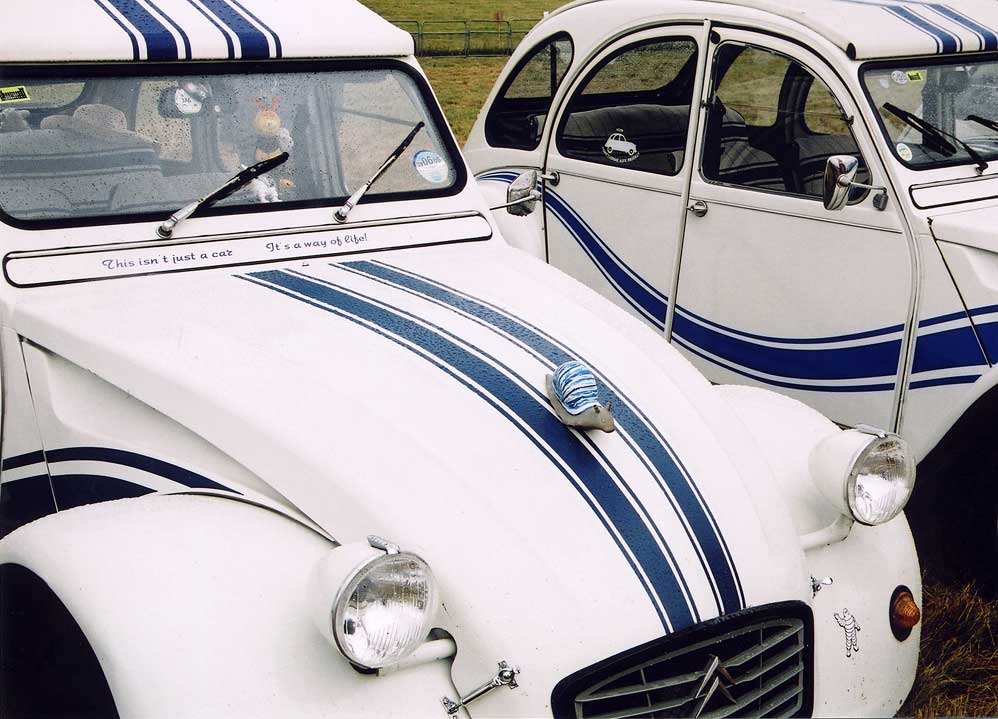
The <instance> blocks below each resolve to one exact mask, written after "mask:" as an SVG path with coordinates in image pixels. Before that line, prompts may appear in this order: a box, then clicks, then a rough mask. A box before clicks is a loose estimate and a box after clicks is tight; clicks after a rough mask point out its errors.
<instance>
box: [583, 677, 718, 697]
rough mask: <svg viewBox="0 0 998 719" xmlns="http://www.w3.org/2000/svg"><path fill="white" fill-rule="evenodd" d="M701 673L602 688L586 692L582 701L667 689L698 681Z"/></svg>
mask: <svg viewBox="0 0 998 719" xmlns="http://www.w3.org/2000/svg"><path fill="white" fill-rule="evenodd" d="M703 674H704V673H703V672H702V671H700V672H690V673H689V674H680V675H679V676H675V677H670V678H669V679H661V680H659V681H654V682H648V683H647V684H631V685H630V686H626V687H621V688H620V689H604V690H603V691H601V692H595V693H587V694H586V697H585V699H584V700H583V701H595V700H597V699H614V698H616V697H624V696H627V695H628V694H637V693H639V692H648V691H654V690H655V689H667V688H668V687H675V686H679V685H680V684H688V683H690V682H695V681H699V680H700V679H703Z"/></svg>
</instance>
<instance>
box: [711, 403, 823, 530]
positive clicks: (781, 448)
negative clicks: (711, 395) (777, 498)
mask: <svg viewBox="0 0 998 719" xmlns="http://www.w3.org/2000/svg"><path fill="white" fill-rule="evenodd" d="M715 391H716V392H718V394H720V395H721V397H722V398H723V399H724V401H725V402H726V403H727V404H728V406H729V407H731V409H732V410H733V412H734V413H735V415H736V416H737V417H738V418H739V419H740V420H741V422H742V424H744V425H745V428H746V429H747V430H748V432H749V434H750V435H751V436H752V437H753V439H754V440H755V443H756V445H757V446H758V447H759V450H760V452H761V454H762V456H763V457H764V458H765V459H766V461H767V462H768V464H769V466H770V467H771V468H772V470H773V477H774V478H775V480H776V484H777V487H778V489H779V492H780V494H781V495H782V496H783V498H784V500H785V501H786V503H787V507H788V509H789V511H790V516H791V519H792V520H793V523H794V526H795V527H796V528H797V533H798V534H799V535H801V536H804V535H807V534H810V533H812V532H817V531H820V530H822V529H824V528H826V527H828V526H830V525H831V524H833V523H834V522H835V521H836V520H837V519H839V517H840V516H841V515H840V513H839V512H838V510H837V509H835V507H833V506H832V504H831V503H830V502H829V501H828V500H827V499H825V498H824V496H823V495H822V494H821V492H820V491H819V490H818V487H817V485H816V484H815V483H814V482H813V481H811V472H810V469H809V467H808V464H809V458H810V453H811V450H812V448H814V447H815V446H816V445H817V444H818V442H820V441H821V440H822V439H824V438H825V437H828V436H830V435H832V434H835V433H836V432H838V431H840V430H839V428H838V427H837V426H836V425H835V424H834V423H833V422H831V421H830V420H828V419H827V418H826V417H824V415H822V414H820V413H819V412H817V411H815V410H813V409H811V408H810V407H808V406H807V405H806V404H804V403H802V402H798V401H797V400H795V399H791V398H790V397H787V396H785V395H781V394H776V393H774V392H769V391H767V390H763V389H758V388H756V387H743V386H740V385H718V386H717V387H715Z"/></svg>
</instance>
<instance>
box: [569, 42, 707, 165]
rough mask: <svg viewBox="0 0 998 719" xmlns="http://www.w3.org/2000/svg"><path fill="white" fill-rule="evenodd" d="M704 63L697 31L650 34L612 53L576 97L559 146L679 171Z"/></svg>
mask: <svg viewBox="0 0 998 719" xmlns="http://www.w3.org/2000/svg"><path fill="white" fill-rule="evenodd" d="M696 64H697V46H696V43H695V42H694V41H693V40H692V39H691V38H676V39H670V40H652V41H645V42H641V43H639V44H636V45H631V46H629V47H626V48H623V49H621V50H620V51H618V52H616V53H614V54H612V55H610V56H609V57H607V58H606V59H604V60H603V61H601V62H600V63H599V64H598V65H597V66H596V68H595V69H594V70H592V71H591V72H590V73H589V75H588V76H587V77H586V79H585V80H584V81H583V83H582V84H581V85H580V86H579V89H578V90H576V92H575V94H574V95H573V96H572V99H571V100H569V103H568V106H567V108H566V110H565V114H564V116H563V118H562V121H561V124H560V126H559V128H558V138H557V142H558V152H560V153H561V154H562V155H563V156H564V157H571V158H575V159H577V160H585V161H587V162H594V163H597V164H600V165H610V166H621V167H627V168H628V169H632V170H641V171H644V172H654V173H656V174H660V175H675V174H677V173H678V172H679V170H680V169H681V168H682V166H683V154H684V152H685V149H686V135H687V132H688V131H689V125H690V100H691V98H692V97H693V82H694V77H695V74H696Z"/></svg>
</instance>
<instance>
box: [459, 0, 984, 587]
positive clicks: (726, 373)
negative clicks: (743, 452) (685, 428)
mask: <svg viewBox="0 0 998 719" xmlns="http://www.w3.org/2000/svg"><path fill="white" fill-rule="evenodd" d="M996 86H998V4H996V3H994V2H988V1H982V0H953V1H952V2H948V3H942V2H921V1H918V0H914V1H908V0H807V1H798V2H785V1H783V0H717V1H713V0H664V1H663V0H621V1H615V2H590V1H588V0H582V1H581V2H576V3H572V4H570V5H568V6H565V7H563V8H560V9H559V10H558V11H556V12H554V13H552V14H551V15H549V16H548V17H547V18H546V19H545V20H544V21H542V22H541V23H539V24H538V25H537V26H536V27H535V28H534V29H533V30H532V31H531V33H530V35H528V36H527V37H526V38H525V39H524V42H523V43H522V44H521V46H520V48H518V49H517V51H516V52H515V53H514V55H513V57H512V58H511V59H510V62H509V64H508V66H507V68H506V69H505V70H504V71H503V73H501V75H500V77H499V79H498V81H497V83H496V85H495V88H494V89H493V92H492V94H491V96H490V97H489V99H488V101H487V103H486V106H485V108H484V109H483V111H482V113H481V116H480V117H479V121H478V123H477V124H476V125H475V128H474V129H473V130H472V132H471V136H470V138H469V140H468V144H467V147H466V148H465V149H466V152H467V156H468V161H469V163H470V164H471V167H472V169H473V171H474V172H475V173H476V175H477V176H478V178H479V180H480V181H481V184H482V188H483V191H484V192H485V194H486V197H487V199H494V198H499V197H503V196H504V195H505V192H506V185H508V184H509V183H510V182H511V181H512V180H513V179H514V178H515V177H517V175H518V174H519V173H521V172H523V171H525V170H530V169H532V170H533V171H534V172H537V173H540V176H541V177H542V178H543V179H542V181H541V185H542V187H543V192H544V206H543V211H541V212H537V213H535V214H534V215H533V216H531V217H529V218H526V219H520V218H516V217H510V216H509V215H508V214H507V213H506V212H503V213H501V214H500V215H499V220H498V221H499V223H500V226H501V228H502V231H503V234H504V235H505V237H506V239H507V240H508V241H509V242H511V243H513V244H515V245H516V246H519V247H522V248H524V249H527V250H528V251H530V252H532V253H534V254H535V255H537V256H539V257H544V258H545V259H547V260H548V261H549V262H550V263H551V264H552V265H554V266H555V267H558V268H559V269H562V270H564V271H566V272H568V273H569V274H571V275H572V276H574V277H576V278H578V279H580V280H581V281H583V282H585V283H586V284H587V285H589V286H590V287H592V288H594V289H596V290H598V291H600V292H601V293H603V294H604V295H605V296H606V297H607V298H608V299H610V300H611V301H613V302H615V303H616V304H618V305H619V306H621V307H623V308H625V309H626V310H628V311H629V312H631V313H632V314H633V315H635V316H636V317H639V318H640V319H641V320H642V321H644V322H645V323H647V324H648V325H649V326H650V327H653V328H654V329H655V330H657V331H658V332H659V334H661V335H662V336H664V337H665V339H666V340H668V341H670V342H671V343H673V344H674V345H675V346H676V347H677V348H678V349H679V350H680V351H681V352H682V353H683V354H684V355H685V356H686V357H687V358H688V359H689V360H690V361H691V362H692V363H693V364H694V365H696V366H697V368H698V369H700V371H702V372H703V373H704V374H705V375H706V376H707V377H708V378H709V379H711V380H712V381H714V382H720V383H738V384H746V385H751V386H756V387H763V388H766V389H772V390H774V391H777V392H781V393H784V394H787V395H789V396H791V397H793V398H795V399H798V400H800V401H802V402H805V403H807V404H808V405H810V406H812V407H814V408H815V409H817V410H818V411H820V412H822V413H823V414H825V415H826V416H828V417H830V418H832V419H833V420H835V421H837V422H843V423H847V424H855V423H860V422H866V423H871V424H875V425H877V426H880V427H886V428H888V429H893V430H895V431H897V432H900V433H901V434H902V435H904V436H905V437H906V438H907V439H908V440H909V441H910V442H911V445H912V448H913V450H914V452H915V455H916V457H917V458H918V461H919V463H920V464H919V472H920V476H921V489H920V491H919V492H918V493H917V494H916V495H915V500H914V504H915V505H917V509H918V510H923V509H924V510H925V511H919V513H918V516H917V520H918V521H921V522H924V524H916V529H918V530H922V531H920V532H918V533H917V534H918V536H919V539H920V540H922V546H920V549H922V550H923V551H924V550H933V551H941V552H942V553H944V554H945V555H946V559H947V560H948V561H949V562H951V563H954V564H956V563H970V560H983V561H977V562H975V563H976V564H978V565H979V566H978V567H975V569H978V570H983V571H986V572H987V573H989V574H991V575H994V574H995V572H996V571H998V533H996V527H998V523H996V520H998V476H996V472H995V468H996V466H998V444H996V443H995V442H993V441H992V440H991V436H992V434H993V428H994V426H995V417H996V413H998V389H996V387H998V321H996V318H998V314H996V313H998V292H996V288H998V242H996V239H995V238H996V231H995V228H996V226H998V173H996V170H998V92H996V89H995V88H996ZM623 135H626V137H627V140H628V142H629V144H630V145H632V149H631V150H630V153H629V154H625V153H621V152H610V151H607V149H606V148H609V147H610V146H611V145H612V144H614V143H616V142H617V141H618V138H620V137H622V136H623ZM521 214H522V213H521ZM926 480H929V481H926ZM926 490H929V491H926ZM912 509H913V510H914V509H916V507H915V506H913V507H912ZM913 514H914V512H913ZM915 521H916V520H915V519H913V522H915ZM930 528H931V529H937V530H941V531H937V532H935V533H933V532H930V531H927V530H929V529H930Z"/></svg>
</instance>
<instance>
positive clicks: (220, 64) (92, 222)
mask: <svg viewBox="0 0 998 719" xmlns="http://www.w3.org/2000/svg"><path fill="white" fill-rule="evenodd" d="M350 70H397V71H400V72H402V73H404V74H406V75H408V76H409V78H410V79H411V80H412V81H413V84H414V86H415V89H416V91H417V92H418V93H419V97H420V99H421V100H422V102H423V104H424V107H425V108H426V111H427V115H428V116H429V118H430V119H431V120H432V121H433V123H434V125H435V126H436V128H435V129H436V130H437V131H438V134H439V136H440V142H441V145H442V146H443V149H444V150H445V151H446V152H447V154H448V158H447V159H448V160H449V161H450V163H451V165H452V166H453V168H454V175H455V177H454V183H453V184H451V185H449V186H447V187H444V188H438V189H432V188H430V189H426V190H420V191H417V192H392V193H387V192H386V193H378V192H371V193H369V194H367V195H365V196H364V204H365V205H375V204H380V203H385V202H405V201H409V200H428V199H436V198H441V197H453V196H455V195H459V194H461V192H463V191H464V189H465V188H466V187H467V184H468V173H467V169H466V167H465V161H464V157H463V155H462V154H461V151H460V149H459V148H458V146H457V142H456V141H455V140H454V136H453V133H452V132H451V131H450V126H449V125H448V123H447V120H446V118H445V117H444V115H443V111H442V110H441V109H440V105H439V103H438V102H437V101H436V99H435V97H434V96H433V92H432V91H431V89H430V86H429V83H428V81H427V80H426V78H425V77H424V76H423V74H422V73H420V72H419V71H418V70H417V69H416V68H414V67H413V66H411V65H409V64H408V63H406V62H403V61H402V60H398V59H394V58H368V59H336V58H329V59H322V60H311V59H307V60H297V59H291V60H228V61H218V60H211V61H185V62H179V63H178V62H173V63H158V62H141V63H139V62H127V61H125V62H107V63H103V62H102V63H99V64H85V63H50V64H41V63H3V64H0V81H5V77H7V76H16V77H19V78H21V77H23V78H49V77H59V76H72V75H73V74H74V73H75V74H77V75H81V76H84V77H94V78H97V77H139V78H141V77H145V78H148V79H152V78H160V77H164V78H172V77H184V76H188V75H232V74H251V73H259V74H291V73H305V72H337V71H350ZM85 95H86V90H84V93H82V94H81V97H83V96H85ZM78 99H79V98H78ZM400 139H401V138H400ZM345 199H346V196H345V195H343V196H330V197H321V198H314V199H310V200H293V201H289V202H274V203H258V204H243V205H222V206H214V207H209V208H205V209H202V210H199V211H198V212H197V213H196V215H195V217H219V216H229V215H245V216H247V217H249V216H252V215H256V214H257V213H262V212H264V213H266V212H282V211H290V210H303V209H316V208H325V207H329V208H332V207H337V206H339V205H341V204H342V203H343V201H344V200H345ZM168 215H169V212H165V211H164V212H141V213H122V214H119V215H103V216H96V217H79V218H55V219H45V220H23V219H19V218H16V217H12V216H11V215H9V214H8V213H7V212H6V210H4V209H3V207H0V223H2V225H6V226H8V227H13V228H16V229H19V230H37V231H44V230H57V229H71V228H78V227H103V226H112V225H114V226H116V225H128V224H139V223H144V222H155V221H161V220H164V219H166V217H167V216H168Z"/></svg>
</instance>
